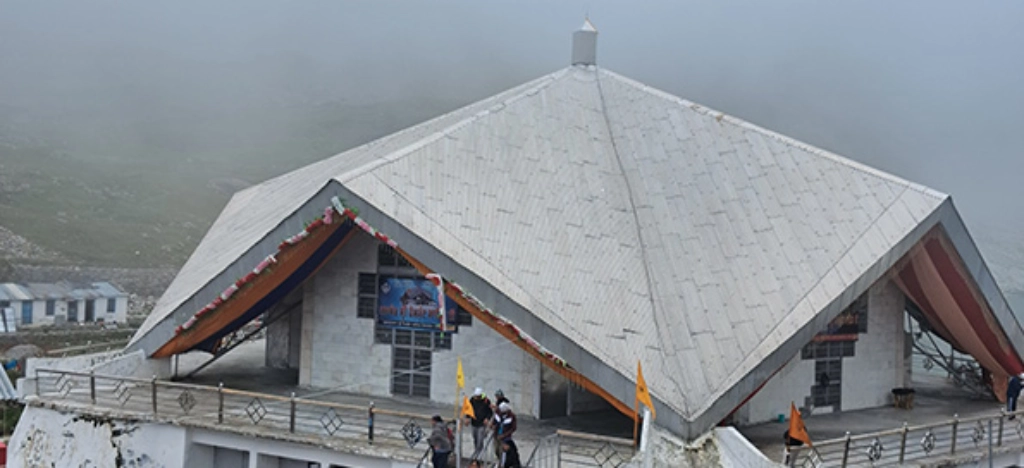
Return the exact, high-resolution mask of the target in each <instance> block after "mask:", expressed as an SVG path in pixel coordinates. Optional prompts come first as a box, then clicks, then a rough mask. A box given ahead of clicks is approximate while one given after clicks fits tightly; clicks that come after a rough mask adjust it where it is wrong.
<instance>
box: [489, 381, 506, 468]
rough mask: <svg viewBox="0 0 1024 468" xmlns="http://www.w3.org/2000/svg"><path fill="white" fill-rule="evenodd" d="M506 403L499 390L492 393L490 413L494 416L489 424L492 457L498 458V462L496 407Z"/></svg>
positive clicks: (499, 451) (499, 453) (499, 456)
mask: <svg viewBox="0 0 1024 468" xmlns="http://www.w3.org/2000/svg"><path fill="white" fill-rule="evenodd" d="M508 402H509V401H508V398H505V392H503V391H501V389H500V388H499V389H497V390H495V391H494V403H493V404H492V405H491V409H492V410H493V411H491V414H493V415H494V418H493V420H492V421H491V422H490V424H491V429H492V432H493V433H494V456H496V457H498V459H499V460H500V459H501V442H500V441H499V440H498V407H499V406H501V404H502V403H508Z"/></svg>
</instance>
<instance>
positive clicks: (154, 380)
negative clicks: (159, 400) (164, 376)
mask: <svg viewBox="0 0 1024 468" xmlns="http://www.w3.org/2000/svg"><path fill="white" fill-rule="evenodd" d="M150 382H151V385H152V387H153V416H156V415H157V412H156V376H155V375H154V376H153V380H151V381H150Z"/></svg>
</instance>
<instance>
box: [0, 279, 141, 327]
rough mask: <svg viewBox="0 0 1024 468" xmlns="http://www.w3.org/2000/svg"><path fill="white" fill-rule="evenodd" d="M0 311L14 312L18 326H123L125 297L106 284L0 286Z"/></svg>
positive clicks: (24, 284) (19, 284)
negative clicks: (98, 324)
mask: <svg viewBox="0 0 1024 468" xmlns="http://www.w3.org/2000/svg"><path fill="white" fill-rule="evenodd" d="M0 311H4V313H13V314H14V323H16V324H17V326H18V327H33V326H39V325H53V324H61V323H124V322H125V321H127V320H128V294H127V293H125V292H124V291H122V290H120V289H119V288H118V287H117V286H114V285H113V284H110V283H108V282H99V283H87V284H75V283H69V282H66V281H61V282H58V283H2V284H0ZM8 321H9V320H8Z"/></svg>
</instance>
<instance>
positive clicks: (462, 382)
mask: <svg viewBox="0 0 1024 468" xmlns="http://www.w3.org/2000/svg"><path fill="white" fill-rule="evenodd" d="M455 384H456V385H458V387H459V388H460V389H462V388H464V387H465V386H466V378H465V377H464V376H463V374H462V357H461V356H460V357H459V367H458V368H457V369H456V370H455Z"/></svg>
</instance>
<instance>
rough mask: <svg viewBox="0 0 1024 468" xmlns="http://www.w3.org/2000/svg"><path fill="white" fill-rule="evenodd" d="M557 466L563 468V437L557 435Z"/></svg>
mask: <svg viewBox="0 0 1024 468" xmlns="http://www.w3.org/2000/svg"><path fill="white" fill-rule="evenodd" d="M555 461H556V462H557V464H556V465H555V466H562V436H560V435H558V434H557V433H556V434H555Z"/></svg>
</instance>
